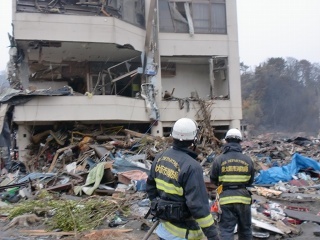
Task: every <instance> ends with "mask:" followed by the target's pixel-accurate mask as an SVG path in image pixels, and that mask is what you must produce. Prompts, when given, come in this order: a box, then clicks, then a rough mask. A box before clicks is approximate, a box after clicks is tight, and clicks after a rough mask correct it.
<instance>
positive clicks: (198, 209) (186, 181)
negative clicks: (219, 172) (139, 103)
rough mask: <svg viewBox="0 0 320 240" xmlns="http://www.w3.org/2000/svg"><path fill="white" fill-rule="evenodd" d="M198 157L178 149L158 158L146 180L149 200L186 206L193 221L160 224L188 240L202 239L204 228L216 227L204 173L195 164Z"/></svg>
mask: <svg viewBox="0 0 320 240" xmlns="http://www.w3.org/2000/svg"><path fill="white" fill-rule="evenodd" d="M196 156H197V155H196V154H195V153H194V152H192V151H190V150H188V149H181V148H178V147H176V146H173V147H172V148H170V149H168V150H166V151H165V152H164V153H162V154H160V155H158V156H157V157H156V158H155V160H154V161H153V164H152V167H151V170H150V174H149V176H148V180H147V193H148V196H149V198H150V199H151V200H152V199H155V198H157V197H159V198H161V199H163V200H169V201H177V202H184V203H185V204H186V206H187V208H188V211H190V216H191V217H190V218H188V219H181V222H178V223H177V222H174V223H173V222H168V221H163V220H162V221H161V222H162V223H163V226H164V227H165V229H166V230H167V231H168V232H170V233H171V234H173V235H175V236H177V237H180V238H186V236H187V239H202V238H203V232H202V230H201V228H209V227H212V226H213V224H214V220H213V217H212V215H211V213H210V211H209V201H208V193H207V190H206V186H205V184H204V180H203V170H202V167H201V166H200V164H199V163H198V162H197V161H196V160H195V157H196Z"/></svg>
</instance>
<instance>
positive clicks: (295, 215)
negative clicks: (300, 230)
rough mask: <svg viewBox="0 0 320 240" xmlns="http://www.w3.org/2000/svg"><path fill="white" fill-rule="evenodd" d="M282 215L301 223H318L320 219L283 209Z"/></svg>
mask: <svg viewBox="0 0 320 240" xmlns="http://www.w3.org/2000/svg"><path fill="white" fill-rule="evenodd" d="M284 213H285V214H287V216H288V217H292V218H296V219H299V220H302V221H310V222H316V223H320V217H319V216H317V215H314V214H312V213H308V212H301V211H294V210H290V209H284Z"/></svg>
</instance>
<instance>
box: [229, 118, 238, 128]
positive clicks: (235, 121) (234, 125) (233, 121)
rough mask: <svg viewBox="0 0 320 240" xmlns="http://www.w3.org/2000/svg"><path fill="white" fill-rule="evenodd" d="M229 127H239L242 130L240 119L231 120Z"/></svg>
mask: <svg viewBox="0 0 320 240" xmlns="http://www.w3.org/2000/svg"><path fill="white" fill-rule="evenodd" d="M229 128H237V129H239V130H240V120H239V119H234V120H231V122H230V127H229Z"/></svg>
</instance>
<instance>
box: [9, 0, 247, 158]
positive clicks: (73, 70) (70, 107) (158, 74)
mask: <svg viewBox="0 0 320 240" xmlns="http://www.w3.org/2000/svg"><path fill="white" fill-rule="evenodd" d="M12 2H13V3H12V4H13V19H12V26H13V31H12V35H11V36H9V37H10V42H11V49H10V64H9V68H8V69H9V71H8V72H9V80H10V84H11V86H12V88H14V89H17V90H19V91H24V92H28V93H30V92H38V94H37V95H35V96H33V97H32V98H30V99H29V100H28V101H26V102H24V103H20V104H16V105H15V107H14V110H13V112H12V121H13V123H14V124H15V126H16V139H17V143H16V144H17V147H18V148H19V156H20V157H21V158H23V156H24V154H25V151H26V150H25V149H26V147H27V146H28V144H29V143H30V139H31V137H32V136H33V135H34V134H35V133H37V132H41V131H43V129H44V128H46V127H48V126H56V125H57V124H60V125H61V124H62V125H68V124H70V123H74V122H77V123H81V124H110V125H113V126H114V125H120V124H131V126H133V125H134V126H135V129H137V128H138V129H139V126H147V127H146V129H148V131H150V133H151V134H152V135H154V136H163V135H165V134H167V133H168V132H170V128H171V126H172V125H173V123H174V122H175V121H176V120H177V119H179V118H181V117H190V118H193V119H195V120H197V121H205V120H206V124H207V125H210V127H212V130H213V129H214V130H215V131H216V133H219V132H220V133H224V132H226V131H227V130H228V129H229V128H230V127H236V128H239V129H240V120H241V118H242V110H241V88H240V72H239V51H238V35H237V12H236V2H235V1H233V0H203V1H199V0H197V1H196V0H158V1H156V0H13V1H12ZM43 89H45V90H46V91H42V92H41V90H43ZM48 89H49V90H50V91H49V92H48ZM39 92H40V93H39ZM52 92H55V94H53V93H52ZM61 92H62V93H61ZM57 93H58V94H57ZM53 95H54V96H53ZM199 100H201V101H199ZM208 106H209V108H210V111H209V116H207V115H206V113H204V112H203V111H205V110H208V109H206V108H207V107H208ZM149 127H150V128H149ZM135 129H134V130H135ZM142 129H144V128H142Z"/></svg>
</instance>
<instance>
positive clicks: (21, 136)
mask: <svg viewBox="0 0 320 240" xmlns="http://www.w3.org/2000/svg"><path fill="white" fill-rule="evenodd" d="M30 139H31V131H30V127H29V126H26V125H19V126H18V131H17V146H18V150H19V159H18V160H20V161H22V162H25V161H26V160H27V158H26V155H27V154H28V152H29V150H26V147H27V146H28V145H29V144H30V143H31V140H30Z"/></svg>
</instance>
